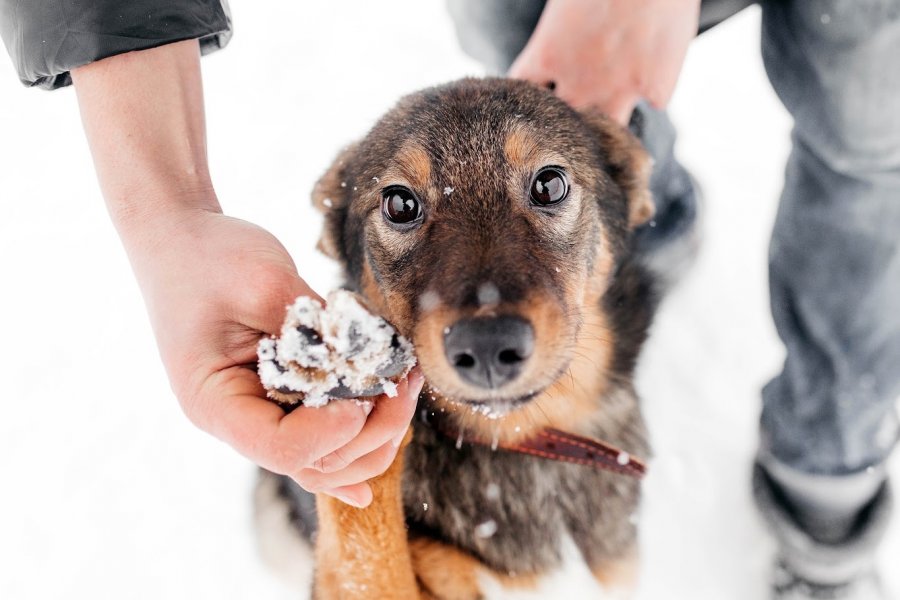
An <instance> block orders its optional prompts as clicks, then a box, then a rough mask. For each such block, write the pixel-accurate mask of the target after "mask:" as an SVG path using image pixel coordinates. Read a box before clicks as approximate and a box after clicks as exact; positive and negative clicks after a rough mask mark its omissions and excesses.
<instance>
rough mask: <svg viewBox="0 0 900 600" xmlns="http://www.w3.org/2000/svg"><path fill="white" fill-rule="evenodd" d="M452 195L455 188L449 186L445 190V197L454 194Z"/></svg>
mask: <svg viewBox="0 0 900 600" xmlns="http://www.w3.org/2000/svg"><path fill="white" fill-rule="evenodd" d="M452 193H453V188H452V187H450V186H449V185H448V186H447V187H445V188H444V195H445V196H449V195H450V194H452Z"/></svg>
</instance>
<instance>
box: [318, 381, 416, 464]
mask: <svg viewBox="0 0 900 600" xmlns="http://www.w3.org/2000/svg"><path fill="white" fill-rule="evenodd" d="M424 382H425V378H424V376H423V375H422V372H421V371H420V370H419V369H418V367H417V368H415V369H413V370H412V371H411V372H410V374H409V377H407V379H406V380H404V381H402V382H401V383H400V385H398V386H397V396H396V397H394V398H388V397H387V396H380V397H379V398H378V399H377V400H376V401H375V408H374V409H373V410H372V413H371V414H370V415H369V418H368V420H367V421H366V425H365V427H363V429H362V431H361V432H360V433H359V435H358V436H356V437H355V438H353V440H352V441H350V442H349V443H348V444H347V445H345V446H343V447H341V448H340V449H338V450H336V451H334V452H332V453H330V454H328V455H327V456H324V457H323V458H322V459H321V460H320V461H318V462H317V463H316V467H317V468H318V469H319V470H320V471H321V472H323V473H334V472H335V471H339V470H341V469H344V468H345V467H347V466H348V465H349V464H350V463H352V462H354V461H355V460H357V459H358V458H360V457H361V456H364V455H366V454H369V453H370V452H372V451H374V450H375V449H376V448H380V447H381V446H383V445H384V444H386V443H388V442H391V444H392V445H393V446H394V447H395V448H396V447H398V446H399V445H400V441H401V440H402V439H403V435H404V434H405V433H406V429H407V428H408V427H409V422H410V421H411V420H412V417H413V414H414V413H415V410H416V402H417V401H418V398H419V392H420V391H421V390H422V384H423V383H424ZM376 474H377V473H376Z"/></svg>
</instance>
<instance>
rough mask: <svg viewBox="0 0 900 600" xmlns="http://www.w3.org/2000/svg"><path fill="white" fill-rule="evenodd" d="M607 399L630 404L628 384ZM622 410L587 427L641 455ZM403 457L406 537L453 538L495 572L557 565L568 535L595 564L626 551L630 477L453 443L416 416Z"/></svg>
mask: <svg viewBox="0 0 900 600" xmlns="http://www.w3.org/2000/svg"><path fill="white" fill-rule="evenodd" d="M612 396H614V397H615V398H614V399H613V400H612V401H614V402H618V403H631V402H636V400H635V399H634V396H633V393H630V392H629V391H626V390H617V391H615V392H613V394H612ZM424 410H427V408H426V409H424ZM617 412H618V411H617ZM626 414H628V417H627V420H625V421H624V422H619V423H616V425H615V427H616V430H615V431H609V430H606V431H601V430H600V429H601V428H599V427H598V428H596V430H595V431H591V432H588V433H590V434H592V435H595V436H597V437H602V438H603V439H605V440H606V441H608V442H610V443H612V444H614V445H616V446H618V447H620V448H622V449H624V450H626V451H627V452H629V453H633V454H635V455H639V456H646V454H647V450H648V449H647V448H646V443H645V441H644V440H645V439H646V436H645V432H644V424H643V422H642V421H641V419H640V415H639V412H638V411H628V412H627V413H626ZM405 460H406V463H405V471H404V479H403V497H404V504H405V509H406V515H407V521H408V523H409V526H410V530H411V535H425V536H428V537H431V538H436V539H439V540H442V541H445V542H448V543H451V544H452V545H454V546H457V547H459V548H461V549H463V550H465V551H467V552H469V553H471V554H472V555H474V556H476V557H478V558H479V559H480V560H481V561H482V562H483V563H484V564H485V565H486V566H488V567H489V568H491V569H493V570H495V571H497V572H498V573H500V574H504V575H513V576H515V575H530V574H535V575H542V574H546V573H550V572H553V571H555V570H557V569H559V568H560V567H561V566H562V563H563V548H562V545H563V541H564V539H566V538H570V539H571V541H573V542H574V544H575V546H576V547H577V549H578V550H579V551H580V552H581V554H582V555H583V558H584V560H585V561H586V562H587V564H589V565H591V566H592V567H595V568H596V567H600V566H602V564H603V563H604V562H605V561H606V560H615V559H617V558H621V557H622V556H623V555H624V554H626V553H627V552H629V551H630V550H631V549H633V546H634V543H635V536H636V529H635V524H634V519H633V518H632V513H633V512H634V511H635V510H636V508H637V503H638V497H639V488H640V485H639V483H638V481H637V480H635V479H632V478H630V477H626V476H623V475H619V474H615V473H609V472H605V471H599V470H596V469H593V468H591V467H585V466H581V465H574V464H569V463H562V462H556V461H551V460H543V459H536V458H534V457H531V456H527V455H522V454H516V453H511V452H505V451H497V452H495V451H492V450H491V449H490V448H489V447H485V446H473V445H469V444H465V443H464V444H462V445H461V446H460V447H459V448H457V443H456V441H455V440H453V439H450V438H448V437H447V436H445V435H443V434H442V433H439V432H438V431H436V430H435V429H434V428H433V427H431V426H429V425H427V424H425V423H422V422H417V423H415V425H414V437H413V441H412V443H411V444H410V445H409V447H408V448H407V449H406V454H405Z"/></svg>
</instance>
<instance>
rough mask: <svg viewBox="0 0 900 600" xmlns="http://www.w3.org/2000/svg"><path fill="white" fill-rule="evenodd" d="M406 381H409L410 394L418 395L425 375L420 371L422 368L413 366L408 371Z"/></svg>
mask: <svg viewBox="0 0 900 600" xmlns="http://www.w3.org/2000/svg"><path fill="white" fill-rule="evenodd" d="M407 381H408V382H409V393H410V395H412V396H418V395H419V392H421V391H422V386H424V385H425V375H424V374H423V373H422V369H420V368H419V367H414V368H413V370H412V371H410V372H409V378H408V379H407Z"/></svg>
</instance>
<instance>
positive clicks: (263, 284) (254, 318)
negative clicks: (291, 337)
mask: <svg viewBox="0 0 900 600" xmlns="http://www.w3.org/2000/svg"><path fill="white" fill-rule="evenodd" d="M266 271H268V272H264V273H260V274H259V276H258V277H257V278H255V280H254V281H253V282H252V283H249V282H248V284H249V285H248V286H247V287H248V289H247V294H248V298H247V301H246V302H245V303H244V306H243V307H242V311H241V312H242V313H243V314H242V315H241V317H242V318H241V319H240V322H242V323H244V324H245V325H247V326H248V327H251V328H253V329H255V330H257V331H262V332H264V333H268V334H277V333H278V332H279V331H280V330H281V325H282V324H283V323H284V318H285V314H286V311H287V307H288V306H290V305H291V304H293V303H294V301H295V300H296V299H297V297H299V296H309V297H311V298H313V299H315V300H317V301H318V302H321V303H322V304H323V305H324V304H325V301H324V300H322V298H321V296H319V295H318V294H317V293H316V292H314V291H313V289H312V288H311V287H309V285H308V284H307V283H306V282H305V281H303V279H301V278H300V276H299V275H298V274H297V272H296V271H295V270H294V269H293V268H290V269H288V268H275V269H266Z"/></svg>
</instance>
